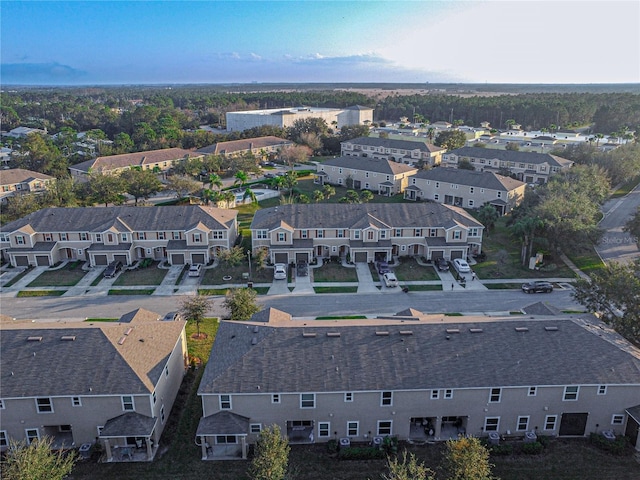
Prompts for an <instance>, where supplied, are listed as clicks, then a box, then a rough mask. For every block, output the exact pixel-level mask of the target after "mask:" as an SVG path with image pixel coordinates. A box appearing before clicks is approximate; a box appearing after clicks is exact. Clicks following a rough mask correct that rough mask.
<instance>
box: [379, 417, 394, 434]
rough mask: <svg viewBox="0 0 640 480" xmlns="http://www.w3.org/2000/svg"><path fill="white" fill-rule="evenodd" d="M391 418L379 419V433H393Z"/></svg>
mask: <svg viewBox="0 0 640 480" xmlns="http://www.w3.org/2000/svg"><path fill="white" fill-rule="evenodd" d="M392 424H393V422H392V421H391V420H378V435H391V426H392Z"/></svg>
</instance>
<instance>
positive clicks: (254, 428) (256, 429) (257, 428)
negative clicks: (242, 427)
mask: <svg viewBox="0 0 640 480" xmlns="http://www.w3.org/2000/svg"><path fill="white" fill-rule="evenodd" d="M261 431H262V424H261V423H252V424H250V425H249V432H251V433H253V434H257V433H260V432H261Z"/></svg>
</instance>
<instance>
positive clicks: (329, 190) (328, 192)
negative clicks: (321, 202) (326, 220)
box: [322, 184, 336, 200]
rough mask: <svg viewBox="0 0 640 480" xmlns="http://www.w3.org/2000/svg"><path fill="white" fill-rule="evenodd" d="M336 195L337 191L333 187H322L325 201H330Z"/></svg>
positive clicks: (326, 185)
mask: <svg viewBox="0 0 640 480" xmlns="http://www.w3.org/2000/svg"><path fill="white" fill-rule="evenodd" d="M335 194H336V189H335V187H334V186H333V185H329V184H325V185H323V186H322V195H323V196H324V199H325V200H329V199H330V198H331V197H333V196H334V195H335Z"/></svg>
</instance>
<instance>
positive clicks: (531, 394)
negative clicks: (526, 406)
mask: <svg viewBox="0 0 640 480" xmlns="http://www.w3.org/2000/svg"><path fill="white" fill-rule="evenodd" d="M537 390H538V387H529V392H528V393H527V395H528V396H529V397H535V396H536V393H537Z"/></svg>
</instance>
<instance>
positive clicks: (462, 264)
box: [453, 258, 471, 273]
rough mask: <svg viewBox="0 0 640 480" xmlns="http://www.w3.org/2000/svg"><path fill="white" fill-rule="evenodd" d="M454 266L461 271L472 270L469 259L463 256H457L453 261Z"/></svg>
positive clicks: (467, 271)
mask: <svg viewBox="0 0 640 480" xmlns="http://www.w3.org/2000/svg"><path fill="white" fill-rule="evenodd" d="M453 268H455V269H456V270H457V271H458V272H460V273H469V272H470V271H471V267H470V266H469V264H468V263H467V261H466V260H463V259H461V258H456V259H455V260H454V261H453Z"/></svg>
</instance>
